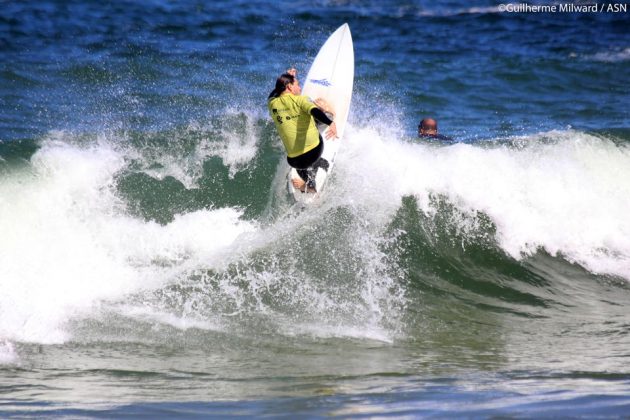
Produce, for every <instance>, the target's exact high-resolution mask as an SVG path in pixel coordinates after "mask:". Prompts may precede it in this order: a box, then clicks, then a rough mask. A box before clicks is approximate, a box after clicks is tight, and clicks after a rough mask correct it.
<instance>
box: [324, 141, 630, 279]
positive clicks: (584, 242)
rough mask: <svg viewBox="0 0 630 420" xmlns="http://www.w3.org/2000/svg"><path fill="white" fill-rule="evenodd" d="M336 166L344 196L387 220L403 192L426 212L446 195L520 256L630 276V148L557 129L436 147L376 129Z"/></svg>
mask: <svg viewBox="0 0 630 420" xmlns="http://www.w3.org/2000/svg"><path fill="white" fill-rule="evenodd" d="M346 142H347V145H346V147H344V148H342V149H341V154H340V156H339V158H338V164H337V165H338V166H337V167H336V169H335V173H336V180H337V183H338V186H337V194H339V197H338V198H337V199H338V200H346V201H347V202H355V203H361V205H363V206H366V207H367V208H369V209H370V214H371V217H372V218H374V219H375V220H377V219H382V220H389V219H390V218H391V216H392V212H393V211H395V210H396V209H397V208H398V206H399V204H400V200H401V197H402V196H404V195H414V196H416V197H417V199H418V202H419V204H420V207H421V208H422V210H423V211H424V212H426V213H427V214H431V213H432V212H434V211H435V209H434V208H433V207H432V205H431V199H430V197H431V195H432V194H440V195H443V196H446V197H448V198H449V200H450V201H451V202H452V203H453V204H454V205H456V206H457V207H458V208H459V209H460V210H462V211H464V212H469V213H472V212H476V211H481V212H483V213H485V214H487V215H488V216H489V217H490V218H491V219H492V221H493V222H494V224H495V225H496V227H497V233H496V240H497V242H498V244H499V245H500V246H501V248H503V250H504V251H505V252H506V253H507V254H509V255H511V256H512V257H514V258H517V259H519V258H522V257H523V256H526V255H530V254H532V253H534V252H536V250H538V249H545V250H546V251H547V252H549V253H551V254H553V255H557V254H561V255H563V256H564V257H565V258H567V259H568V260H569V261H572V262H576V263H579V264H581V265H583V266H584V267H585V268H587V269H588V270H590V271H592V272H594V273H601V274H612V275H619V276H623V277H625V278H627V279H630V216H629V215H630V181H629V180H630V150H629V149H628V147H626V146H619V145H616V144H614V143H613V142H611V141H608V140H605V139H601V138H598V137H594V136H592V135H588V134H585V133H581V132H578V131H573V130H568V131H553V132H549V133H543V134H541V135H534V136H531V137H528V138H523V139H519V141H518V142H517V144H518V145H511V146H508V145H504V146H497V145H494V146H486V147H483V146H480V145H469V144H455V145H451V146H441V147H437V146H431V145H427V144H420V143H414V142H408V141H400V140H398V139H395V138H391V137H386V136H383V135H380V134H378V133H377V132H376V131H373V130H370V129H361V130H357V131H356V132H353V133H352V135H350V136H348V138H347V140H346Z"/></svg>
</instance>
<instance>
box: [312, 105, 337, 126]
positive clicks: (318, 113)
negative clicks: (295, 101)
mask: <svg viewBox="0 0 630 420" xmlns="http://www.w3.org/2000/svg"><path fill="white" fill-rule="evenodd" d="M311 115H312V116H313V118H315V119H316V120H317V121H319V122H321V123H324V124H326V125H330V124H332V123H333V120H331V119H330V118H328V116H326V114H325V113H324V111H322V110H321V109H319V108H317V107H315V108H313V109H311Z"/></svg>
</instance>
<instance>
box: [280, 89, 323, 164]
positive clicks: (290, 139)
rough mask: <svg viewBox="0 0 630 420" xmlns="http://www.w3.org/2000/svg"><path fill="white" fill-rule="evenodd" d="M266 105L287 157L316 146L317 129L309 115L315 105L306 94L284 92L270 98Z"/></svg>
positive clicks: (302, 152) (300, 153)
mask: <svg viewBox="0 0 630 420" xmlns="http://www.w3.org/2000/svg"><path fill="white" fill-rule="evenodd" d="M268 107H269V113H270V114H271V118H273V122H274V123H275V124H276V128H277V129H278V134H280V138H281V139H282V143H283V144H284V148H285V149H286V151H287V156H288V157H296V156H300V155H303V154H304V153H306V152H308V151H309V150H312V149H314V148H315V147H316V146H317V144H318V143H319V131H317V127H316V126H315V120H314V119H313V117H312V116H311V109H313V108H315V107H316V105H315V104H314V103H312V102H311V101H310V100H309V99H308V97H307V96H305V95H293V94H291V93H284V94H282V95H280V96H279V97H277V98H271V99H270V100H269V103H268Z"/></svg>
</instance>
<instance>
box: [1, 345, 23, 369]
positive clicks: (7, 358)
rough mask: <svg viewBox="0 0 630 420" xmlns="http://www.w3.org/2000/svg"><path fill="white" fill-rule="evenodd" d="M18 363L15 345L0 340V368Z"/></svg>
mask: <svg viewBox="0 0 630 420" xmlns="http://www.w3.org/2000/svg"><path fill="white" fill-rule="evenodd" d="M18 361H19V356H18V353H17V351H16V350H15V345H14V344H13V343H11V342H10V341H6V340H4V341H3V340H0V366H2V365H13V364H16V363H17V362H18Z"/></svg>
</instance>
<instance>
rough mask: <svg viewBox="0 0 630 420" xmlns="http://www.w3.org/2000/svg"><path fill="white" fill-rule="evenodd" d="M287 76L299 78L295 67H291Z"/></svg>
mask: <svg viewBox="0 0 630 420" xmlns="http://www.w3.org/2000/svg"><path fill="white" fill-rule="evenodd" d="M287 74H290V75H291V76H293V77H297V69H296V68H295V67H291V68H290V69H288V70H287Z"/></svg>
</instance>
